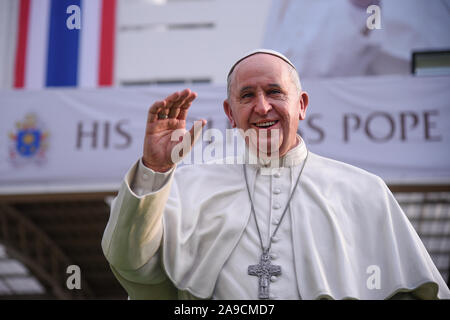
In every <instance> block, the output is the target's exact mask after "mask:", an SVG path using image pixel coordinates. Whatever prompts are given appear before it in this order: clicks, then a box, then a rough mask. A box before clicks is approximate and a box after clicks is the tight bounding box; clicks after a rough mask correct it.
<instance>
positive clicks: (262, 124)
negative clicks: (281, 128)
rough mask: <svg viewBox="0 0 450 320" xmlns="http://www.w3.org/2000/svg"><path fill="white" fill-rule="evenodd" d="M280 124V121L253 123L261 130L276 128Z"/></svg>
mask: <svg viewBox="0 0 450 320" xmlns="http://www.w3.org/2000/svg"><path fill="white" fill-rule="evenodd" d="M277 123H278V120H268V121H259V122H255V123H252V125H254V126H255V127H257V128H259V129H270V128H272V127H275V126H276V125H277Z"/></svg>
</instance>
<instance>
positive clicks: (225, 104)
mask: <svg viewBox="0 0 450 320" xmlns="http://www.w3.org/2000/svg"><path fill="white" fill-rule="evenodd" d="M223 110H224V111H225V114H226V115H227V117H228V120H230V123H231V126H232V127H233V128H236V122H235V121H234V119H233V112H232V111H231V105H230V104H229V102H228V99H226V100H225V101H224V102H223Z"/></svg>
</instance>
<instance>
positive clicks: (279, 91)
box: [269, 89, 281, 94]
mask: <svg viewBox="0 0 450 320" xmlns="http://www.w3.org/2000/svg"><path fill="white" fill-rule="evenodd" d="M280 93H281V90H279V89H270V90H269V94H280Z"/></svg>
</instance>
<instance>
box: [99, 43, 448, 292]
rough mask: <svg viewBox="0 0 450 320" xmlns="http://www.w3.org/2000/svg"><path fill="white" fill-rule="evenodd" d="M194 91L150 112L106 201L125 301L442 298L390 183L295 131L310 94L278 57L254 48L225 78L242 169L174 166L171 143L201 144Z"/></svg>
mask: <svg viewBox="0 0 450 320" xmlns="http://www.w3.org/2000/svg"><path fill="white" fill-rule="evenodd" d="M195 98H196V93H194V92H192V91H190V90H189V89H185V90H183V91H181V92H175V93H173V94H172V95H170V96H168V97H167V98H166V99H164V100H162V101H157V102H155V103H154V104H153V105H152V106H151V107H150V109H149V112H148V119H147V124H146V131H145V139H144V148H143V149H144V150H143V156H142V157H141V158H140V159H139V160H138V161H137V162H136V163H135V164H134V165H133V166H132V167H131V169H130V170H129V172H128V173H127V174H126V176H125V179H124V181H123V183H122V185H121V187H120V190H119V193H118V195H117V197H116V198H115V199H114V201H113V202H112V207H111V215H110V218H109V221H108V224H107V226H106V229H105V232H104V235H103V239H102V248H103V252H104V254H105V256H106V259H107V260H108V262H109V264H110V266H111V269H112V271H113V273H114V274H115V276H116V277H117V279H118V281H119V282H120V283H121V284H122V286H123V287H124V288H125V289H126V291H127V293H128V295H129V297H130V298H131V299H322V298H325V299H347V298H348V299H389V298H405V299H409V298H411V299H436V298H450V292H449V289H448V287H447V286H446V284H445V282H444V280H443V279H442V276H441V275H440V274H439V272H438V270H437V269H436V267H435V265H434V264H433V262H432V260H431V258H430V256H429V254H428V253H427V251H426V249H425V247H424V245H423V244H422V242H421V241H420V239H419V237H418V235H417V233H416V232H415V230H414V229H413V227H412V225H411V224H410V222H409V221H408V219H407V217H406V216H405V214H404V213H403V211H402V210H401V208H400V206H399V205H398V203H397V201H396V200H395V199H394V197H393V195H392V193H391V192H390V191H389V189H388V188H387V186H386V185H385V183H384V182H383V181H382V180H381V179H380V178H379V177H377V176H375V175H373V174H371V173H369V172H366V171H364V170H362V169H359V168H356V167H353V166H351V165H348V164H345V163H342V162H338V161H335V160H332V159H327V158H324V157H321V156H319V155H317V154H314V153H312V152H309V151H308V147H307V146H306V145H305V142H304V140H303V139H302V138H301V136H299V135H297V128H298V125H299V121H300V120H303V119H305V117H306V110H307V106H308V94H307V93H306V92H305V91H304V90H302V87H301V84H300V80H299V77H298V73H297V71H296V70H295V68H294V67H293V65H292V63H291V62H290V61H289V60H288V59H287V58H286V57H285V56H283V55H282V54H280V53H277V52H275V51H271V50H264V49H260V50H256V51H253V52H251V53H249V54H247V55H245V56H244V57H243V58H242V59H240V60H238V61H237V62H236V63H235V64H234V66H233V67H232V68H231V70H230V73H229V75H228V97H227V99H226V100H225V101H224V104H223V107H224V111H225V113H226V116H227V117H228V119H229V121H230V123H231V125H232V127H234V128H237V129H239V130H240V132H241V133H242V134H243V139H244V140H245V143H246V145H247V151H248V152H247V153H246V154H245V155H244V157H243V158H244V159H243V160H244V161H242V162H243V163H244V164H242V162H239V161H232V162H229V161H225V162H224V164H220V163H214V164H212V163H205V164H193V165H185V166H180V167H177V165H176V163H175V162H176V161H175V160H174V158H173V154H174V152H173V150H175V149H174V148H177V147H178V146H179V145H178V143H185V142H186V141H187V142H188V145H190V144H191V143H193V142H194V140H195V138H196V137H194V134H196V133H195V130H194V127H193V128H192V129H191V130H190V131H187V130H186V129H185V122H186V114H187V112H188V110H189V107H190V106H191V104H192V103H193V101H194V99H195ZM211 111H212V112H213V110H211ZM214 112H215V111H214ZM201 123H202V125H203V126H204V125H205V123H206V121H205V120H201ZM175 130H178V131H177V132H178V133H179V132H180V130H181V132H182V133H183V136H182V139H180V140H182V142H179V141H172V136H173V134H174V132H175ZM248 132H252V133H254V134H253V135H252V134H250V135H247V133H248ZM196 135H198V132H197V134H196ZM183 137H184V138H183ZM183 139H184V140H183ZM177 150H179V149H177ZM184 151H185V150H183V155H186V152H184ZM177 153H178V154H179V152H175V154H177ZM252 155H253V157H254V159H256V161H253V162H252V161H249V160H250V159H251V158H252ZM255 155H256V156H255ZM235 160H236V159H235Z"/></svg>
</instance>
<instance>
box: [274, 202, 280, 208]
mask: <svg viewBox="0 0 450 320" xmlns="http://www.w3.org/2000/svg"><path fill="white" fill-rule="evenodd" d="M273 208H274V209H280V208H281V205H280V204H279V203H278V202H277V203H274V204H273Z"/></svg>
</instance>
